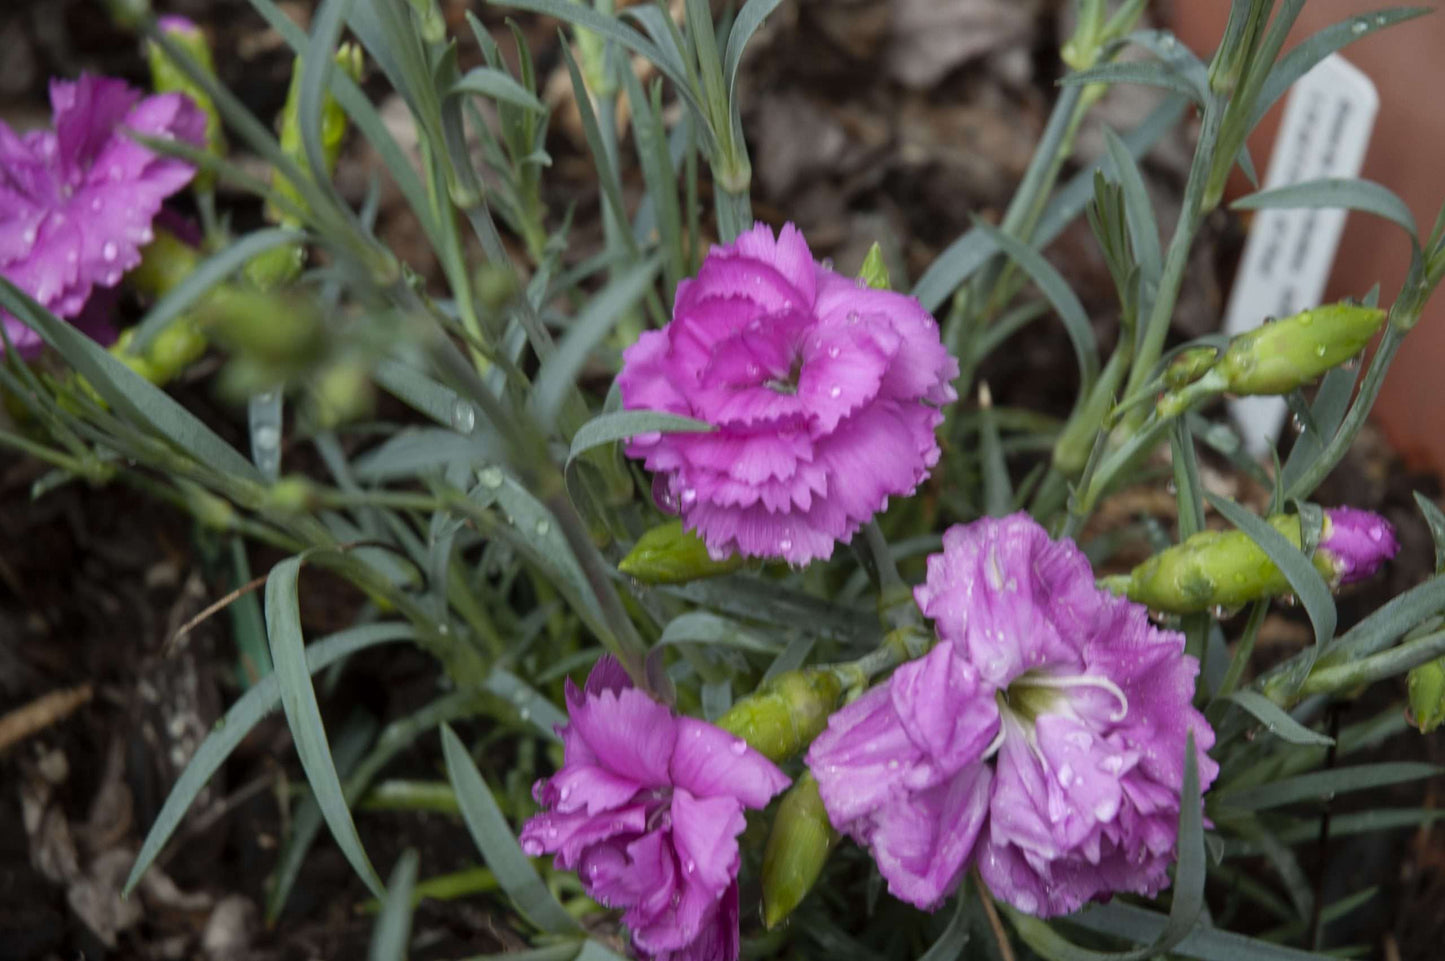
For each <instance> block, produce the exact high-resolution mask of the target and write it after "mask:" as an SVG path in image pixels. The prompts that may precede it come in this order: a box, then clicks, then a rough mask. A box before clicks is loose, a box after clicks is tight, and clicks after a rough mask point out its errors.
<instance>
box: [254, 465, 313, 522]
mask: <svg viewBox="0 0 1445 961" xmlns="http://www.w3.org/2000/svg"><path fill="white" fill-rule="evenodd" d="M265 497H266V499H265V505H266V506H267V507H270V508H273V509H275V510H278V511H284V512H285V513H288V514H300V513H304V512H306V511H309V510H312V509H314V508H315V507H316V488H315V486H314V485H313V484H312V483H311V481H310V480H309V479H307V478H306V477H302V476H300V475H296V474H292V475H288V476H286V477H283V478H281V479H280V480H278V481H277V482H276V483H274V484H272V485H271V486H270V487H268V488H266V495H265Z"/></svg>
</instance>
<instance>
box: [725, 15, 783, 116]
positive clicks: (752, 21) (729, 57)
mask: <svg viewBox="0 0 1445 961" xmlns="http://www.w3.org/2000/svg"><path fill="white" fill-rule="evenodd" d="M781 4H782V0H748V2H747V3H745V4H743V8H742V9H741V10H739V11H738V15H737V16H736V17H734V18H733V26H732V29H731V30H730V31H728V48H727V52H726V53H725V54H723V88H724V89H725V90H726V91H727V97H728V101H729V102H730V103H732V104H733V105H734V106H733V110H734V111H736V110H737V106H736V104H737V84H738V65H739V64H741V63H742V59H743V53H744V52H746V50H747V46H748V41H749V40H751V39H752V38H753V34H754V33H757V30H758V28H759V27H761V26H762V25H763V21H764V20H766V19H767V17H768V14H770V13H772V12H773V11H774V10H776V9H778V7H779V6H780V5H781Z"/></svg>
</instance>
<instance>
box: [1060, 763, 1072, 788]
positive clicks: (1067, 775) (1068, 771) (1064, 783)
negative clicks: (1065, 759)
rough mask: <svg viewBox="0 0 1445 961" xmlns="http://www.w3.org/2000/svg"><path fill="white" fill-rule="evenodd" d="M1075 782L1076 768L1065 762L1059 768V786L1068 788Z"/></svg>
mask: <svg viewBox="0 0 1445 961" xmlns="http://www.w3.org/2000/svg"><path fill="white" fill-rule="evenodd" d="M1073 783H1074V769H1073V768H1071V767H1069V765H1067V764H1065V765H1064V766H1063V767H1061V768H1059V787H1062V788H1067V787H1068V786H1069V785H1071V784H1073Z"/></svg>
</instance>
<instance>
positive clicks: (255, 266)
mask: <svg viewBox="0 0 1445 961" xmlns="http://www.w3.org/2000/svg"><path fill="white" fill-rule="evenodd" d="M362 66H363V63H362V55H361V48H360V47H358V46H356V45H355V44H352V43H343V44H342V45H341V46H340V47H338V48H337V50H336V67H337V69H338V70H341V71H342V72H343V73H345V74H346V75H347V76H349V77H351V78H352V79H353V80H360V79H361V72H362ZM302 73H303V70H302V63H301V58H300V57H297V58H296V63H295V65H294V66H293V67H292V68H291V86H290V87H289V88H287V91H286V104H285V106H283V107H282V108H281V151H282V152H283V153H284V154H285V155H286V156H287V157H288V158H290V159H291V160H292V161H294V162H295V163H296V165H297V166H298V167H300V168H301V169H302V170H303V171H305V170H307V169H308V168H307V158H306V147H305V143H304V141H303V139H302V136H301V123H302V121H301V77H302ZM346 128H347V121H346V112H345V111H344V110H342V109H341V104H339V103H337V102H336V98H335V97H333V96H332V95H331V94H330V93H329V92H328V93H326V94H325V95H324V96H323V98H322V101H321V154H322V161H323V163H324V164H325V168H326V171H325V172H326V174H327V175H328V176H329V175H330V174H332V173H333V172H334V171H335V170H336V161H337V159H338V158H339V157H340V156H341V143H342V141H343V140H344V139H345V138H346ZM271 186H272V188H273V189H274V190H275V191H276V193H277V194H279V195H280V196H281V197H283V198H285V199H286V200H288V201H290V202H291V203H292V204H293V205H295V206H296V207H299V208H301V209H303V210H304V209H305V208H306V202H305V200H303V199H302V197H301V192H300V191H299V190H297V189H296V185H295V184H293V183H292V182H291V181H290V180H289V179H287V178H286V177H284V176H282V175H281V173H280V172H279V171H277V172H275V173H274V174H273V175H272V180H271ZM266 217H267V219H268V220H270V221H272V222H273V223H277V224H280V225H281V226H283V227H295V226H299V223H300V222H299V220H298V219H297V218H296V217H295V216H294V215H293V214H291V213H290V212H289V211H286V210H283V209H281V208H280V207H279V206H277V205H275V204H272V203H268V204H267V205H266ZM304 263H305V252H304V250H303V249H302V248H301V246H300V245H289V246H281V247H273V248H271V249H270V250H268V251H266V252H265V253H263V254H260V255H259V256H257V257H256V258H255V259H254V260H252V261H251V263H250V264H248V265H247V267H246V276H247V277H248V278H250V280H251V282H252V283H254V284H255V285H256V286H257V287H260V288H261V289H262V290H270V289H271V288H273V287H278V286H281V285H283V284H288V283H290V282H291V281H293V280H295V279H296V277H297V276H298V275H299V274H300V273H301V267H302V265H303V264H304Z"/></svg>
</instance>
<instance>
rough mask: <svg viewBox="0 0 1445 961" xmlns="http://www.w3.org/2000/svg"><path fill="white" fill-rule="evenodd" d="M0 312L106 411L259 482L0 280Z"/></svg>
mask: <svg viewBox="0 0 1445 961" xmlns="http://www.w3.org/2000/svg"><path fill="white" fill-rule="evenodd" d="M0 307H3V308H4V309H5V310H8V311H10V313H11V315H13V316H14V317H15V318H16V319H17V320H19V321H20V322H21V323H22V324H25V325H26V326H27V327H29V328H30V329H31V330H33V331H35V332H36V333H37V334H39V335H40V338H41V339H42V340H44V341H45V342H46V343H47V344H49V345H50V346H51V347H53V348H55V350H56V351H57V352H59V354H60V356H62V357H64V358H65V360H66V362H67V363H69V364H70V365H71V366H72V367H74V368H75V370H76V372H77V373H79V374H80V375H81V376H82V377H84V378H85V379H86V380H87V381H89V382H90V385H91V386H92V387H94V388H95V390H96V392H97V393H99V394H100V396H101V397H103V398H105V401H106V403H108V404H110V406H111V408H112V409H114V410H116V411H119V412H121V413H123V414H125V415H126V416H128V417H130V418H131V419H132V420H135V421H138V422H140V423H141V424H147V425H149V426H150V427H151V428H152V429H154V430H155V431H156V432H157V433H158V434H160V435H161V436H162V437H164V438H165V439H166V440H168V441H170V442H171V443H172V444H175V445H176V446H177V447H179V448H180V449H181V450H184V451H185V452H186V453H188V454H190V455H191V456H192V457H194V458H195V459H196V460H197V461H199V462H200V463H202V464H205V465H208V466H210V467H212V468H214V469H216V470H221V471H225V472H226V473H228V474H235V475H238V476H240V477H243V478H245V479H247V480H253V481H259V480H260V479H261V475H260V473H259V472H258V471H257V470H256V467H255V465H254V464H252V463H251V462H250V460H248V459H247V458H246V457H244V456H242V454H241V452H240V451H238V450H236V448H234V447H232V446H231V445H230V444H227V443H226V442H225V441H223V440H221V438H220V437H219V436H217V435H216V433H215V431H213V430H211V429H210V428H209V427H207V426H206V425H205V424H203V423H202V422H201V421H200V419H199V418H197V417H196V416H195V415H194V414H192V413H191V412H190V411H188V410H186V409H185V408H184V407H182V406H181V405H180V404H178V403H176V402H175V401H174V400H172V399H171V398H170V396H169V395H167V394H166V392H165V391H163V390H161V389H160V388H158V387H156V386H155V385H154V384H152V383H151V382H150V381H148V380H146V379H145V378H144V377H142V376H140V375H139V374H137V373H136V372H135V371H133V370H131V369H130V368H129V367H127V366H126V365H125V364H123V363H122V362H121V361H120V360H119V359H118V358H116V357H115V356H113V355H112V354H111V353H110V352H109V351H107V350H106V349H105V348H104V347H101V346H100V345H99V344H97V343H96V342H95V341H93V340H91V339H90V338H89V337H87V336H86V335H85V334H83V333H81V332H80V331H79V330H78V329H76V328H75V327H74V326H72V325H71V324H68V323H66V322H65V321H63V320H60V319H58V318H57V317H55V316H54V315H53V314H51V313H50V312H49V311H48V310H46V309H45V308H43V307H41V306H40V305H39V304H37V303H36V302H35V301H33V300H31V299H30V297H29V295H27V294H26V293H25V292H24V291H22V290H20V288H18V287H16V286H15V285H14V284H12V283H11V282H10V280H9V279H8V278H6V277H0Z"/></svg>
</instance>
